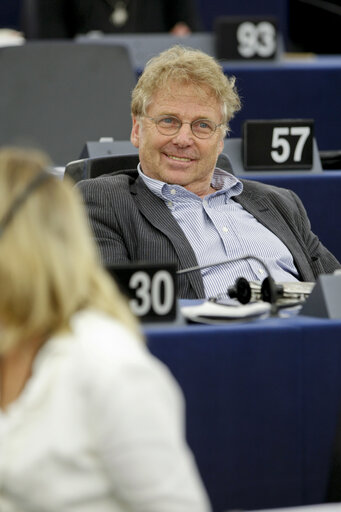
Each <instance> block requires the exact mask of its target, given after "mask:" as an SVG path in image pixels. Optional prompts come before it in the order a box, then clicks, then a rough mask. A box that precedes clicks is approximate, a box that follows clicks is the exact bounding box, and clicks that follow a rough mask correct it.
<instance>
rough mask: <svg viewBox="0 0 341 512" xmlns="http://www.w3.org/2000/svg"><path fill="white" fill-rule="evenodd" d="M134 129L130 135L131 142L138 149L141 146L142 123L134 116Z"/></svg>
mask: <svg viewBox="0 0 341 512" xmlns="http://www.w3.org/2000/svg"><path fill="white" fill-rule="evenodd" d="M132 120H133V127H132V129H131V134H130V142H131V143H132V144H133V146H135V147H136V148H138V147H139V146H140V123H139V120H138V119H137V118H136V117H135V116H133V118H132Z"/></svg>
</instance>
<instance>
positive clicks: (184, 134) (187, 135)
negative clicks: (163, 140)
mask: <svg viewBox="0 0 341 512" xmlns="http://www.w3.org/2000/svg"><path fill="white" fill-rule="evenodd" d="M193 140H194V135H193V132H192V128H191V123H182V125H181V126H180V130H179V131H178V132H177V133H176V134H175V135H174V137H173V142H174V143H175V144H179V145H189V144H192V142H193Z"/></svg>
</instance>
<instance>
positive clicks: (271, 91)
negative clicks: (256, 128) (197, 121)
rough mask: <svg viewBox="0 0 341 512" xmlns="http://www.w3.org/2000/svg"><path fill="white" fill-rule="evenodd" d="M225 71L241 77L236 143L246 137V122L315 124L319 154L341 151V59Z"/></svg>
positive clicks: (233, 67)
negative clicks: (293, 120)
mask: <svg viewBox="0 0 341 512" xmlns="http://www.w3.org/2000/svg"><path fill="white" fill-rule="evenodd" d="M223 67H224V71H225V73H226V74H228V75H235V76H236V78H237V88H238V91H239V93H240V95H241V97H242V102H243V108H242V110H241V111H240V112H239V113H238V114H237V115H236V117H235V119H233V120H232V122H231V128H232V134H231V136H232V137H241V127H242V124H243V122H244V121H245V120H246V119H271V118H309V119H310V118H312V119H314V120H315V137H316V140H317V145H318V148H319V150H337V149H340V148H341V101H340V91H341V56H335V57H319V58H309V59H308V58H307V59H291V60H288V59H287V60H280V61H276V62H269V63H251V62H250V63H233V62H223Z"/></svg>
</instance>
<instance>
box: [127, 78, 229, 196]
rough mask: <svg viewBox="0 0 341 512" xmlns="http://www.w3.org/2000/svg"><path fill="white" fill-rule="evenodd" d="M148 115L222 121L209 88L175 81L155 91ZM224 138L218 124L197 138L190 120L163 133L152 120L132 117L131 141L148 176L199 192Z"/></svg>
mask: <svg viewBox="0 0 341 512" xmlns="http://www.w3.org/2000/svg"><path fill="white" fill-rule="evenodd" d="M147 115H148V116H150V117H153V118H156V117H158V116H161V115H169V116H175V117H177V118H178V119H180V121H182V122H186V123H191V122H192V121H195V120H197V119H209V120H211V121H214V123H216V124H220V123H221V121H222V110H221V105H220V104H219V103H218V101H217V100H216V99H215V98H214V96H213V95H212V94H210V92H209V91H208V90H207V91H205V90H203V89H200V90H198V88H196V87H195V86H194V85H187V84H186V85H181V84H177V83H174V84H172V85H171V87H170V89H167V90H158V91H156V93H155V94H154V96H153V99H152V102H151V104H150V106H149V107H148V111H147ZM223 138H224V131H223V130H222V129H221V128H219V127H218V128H217V129H216V131H215V133H214V134H213V135H212V136H211V137H210V138H208V139H200V138H198V137H196V136H195V135H194V134H193V133H192V131H191V127H190V125H189V124H183V125H182V126H181V128H180V130H179V131H178V133H176V134H175V135H163V134H161V133H159V131H158V129H157V127H156V125H155V123H154V122H153V121H152V120H150V119H148V118H147V117H142V118H140V119H136V118H134V117H133V128H132V132H131V141H132V143H133V144H134V146H136V147H137V148H139V156H140V162H141V166H142V170H143V172H144V173H145V174H146V175H147V176H149V177H151V178H155V179H157V180H161V181H164V182H166V183H170V184H177V185H182V186H183V187H185V188H187V189H188V190H190V191H192V192H194V193H196V194H198V195H202V194H206V193H207V189H208V188H209V186H210V182H211V177H212V173H213V171H214V167H215V164H216V161H217V158H218V156H219V154H220V153H221V151H222V149H223V147H224V143H223Z"/></svg>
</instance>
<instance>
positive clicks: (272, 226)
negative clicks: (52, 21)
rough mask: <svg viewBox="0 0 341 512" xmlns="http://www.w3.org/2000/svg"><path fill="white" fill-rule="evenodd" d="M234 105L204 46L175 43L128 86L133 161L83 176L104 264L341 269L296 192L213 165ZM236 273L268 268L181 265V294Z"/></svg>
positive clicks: (296, 271)
mask: <svg viewBox="0 0 341 512" xmlns="http://www.w3.org/2000/svg"><path fill="white" fill-rule="evenodd" d="M239 108H240V100H239V97H238V94H237V91H236V89H235V84H234V80H233V79H232V78H228V77H226V76H225V75H224V73H223V70H222V68H221V66H220V65H219V64H218V63H217V62H216V61H215V60H214V59H213V58H212V57H209V56H208V55H206V54H204V53H202V52H201V51H198V50H192V49H186V48H182V47H178V46H175V47H173V48H171V49H169V50H166V51H165V52H163V53H161V54H160V55H159V56H158V57H155V58H153V59H151V61H149V63H148V64H147V66H146V68H145V70H144V72H143V73H142V75H141V77H140V79H139V81H138V83H137V85H136V87H135V89H134V91H133V94H132V121H133V127H132V132H131V141H132V143H133V144H134V146H136V147H137V148H139V158H140V164H139V166H138V169H137V170H131V171H122V172H119V173H114V174H113V175H109V176H107V177H100V178H97V179H93V180H85V181H83V182H81V183H80V184H79V186H80V189H81V191H82V193H83V196H84V200H85V203H86V205H87V208H88V212H89V217H90V221H91V223H92V227H93V231H94V234H95V237H96V239H97V242H98V245H99V248H100V251H101V254H102V258H103V262H104V264H105V265H110V264H118V263H127V262H137V261H148V262H154V263H165V262H176V264H177V266H178V269H186V268H189V267H193V266H196V265H200V266H204V265H209V264H213V263H215V262H219V261H223V260H226V259H232V258H242V257H243V256H245V255H247V254H252V255H254V256H255V257H257V258H259V259H261V260H262V261H264V262H265V264H266V265H267V267H268V268H269V270H270V272H271V274H272V277H273V278H274V279H275V281H277V282H287V281H297V280H303V281H314V280H315V279H316V277H317V276H318V275H319V274H320V273H328V272H333V271H334V270H335V269H336V268H340V264H339V262H338V261H337V260H336V258H335V257H334V256H333V255H332V254H331V253H330V252H329V251H328V250H327V249H326V248H325V247H324V246H323V245H322V244H321V243H320V241H319V240H318V238H317V237H316V235H314V234H313V233H312V232H311V230H310V223H309V220H308V217H307V214H306V212H305V210H304V207H303V205H302V203H301V201H300V200H299V199H298V197H297V196H296V195H295V194H294V193H293V192H291V191H288V190H284V189H280V188H277V187H273V186H269V185H264V184H261V183H257V182H254V181H249V180H239V179H237V178H236V177H235V176H233V175H232V174H230V173H229V172H226V171H224V170H221V169H219V168H217V167H216V162H217V159H218V156H219V154H220V153H221V151H222V149H223V141H224V137H225V135H226V132H227V131H228V129H229V127H228V123H229V121H230V120H231V118H232V117H233V115H234V114H235V112H236V111H238V110H239ZM241 276H243V277H245V278H247V279H249V280H252V281H256V280H261V281H262V280H263V279H264V278H265V277H266V272H265V271H264V267H263V266H262V265H260V264H259V263H258V262H257V261H256V260H251V259H249V260H241V261H238V262H235V263H229V264H224V265H218V266H214V267H210V268H206V269H204V270H202V271H196V272H190V273H187V274H186V273H184V274H181V275H179V281H178V290H179V296H180V297H182V298H196V297H212V296H216V295H218V294H221V293H224V292H226V291H227V289H228V287H229V286H231V285H232V284H234V283H235V280H236V278H238V277H241Z"/></svg>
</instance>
